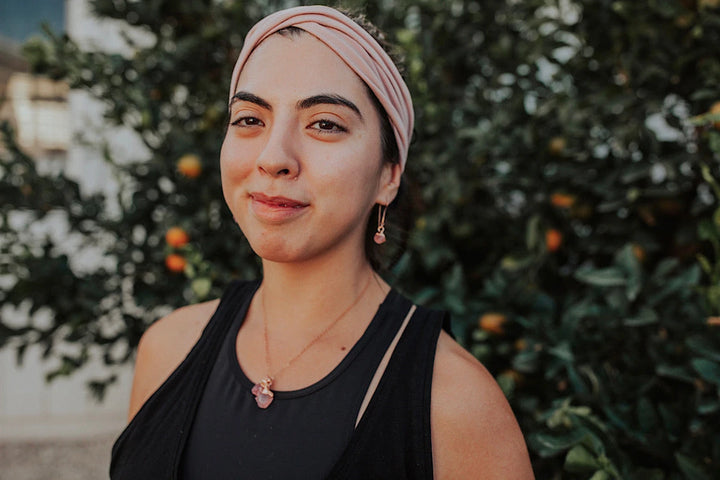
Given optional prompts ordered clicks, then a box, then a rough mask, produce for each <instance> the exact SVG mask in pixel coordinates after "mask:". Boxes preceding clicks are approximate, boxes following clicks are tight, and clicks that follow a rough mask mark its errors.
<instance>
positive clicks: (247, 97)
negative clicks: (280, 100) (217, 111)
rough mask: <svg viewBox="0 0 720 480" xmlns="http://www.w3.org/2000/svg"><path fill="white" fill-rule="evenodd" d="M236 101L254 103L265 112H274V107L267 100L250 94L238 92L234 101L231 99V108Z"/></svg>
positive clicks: (234, 96)
mask: <svg viewBox="0 0 720 480" xmlns="http://www.w3.org/2000/svg"><path fill="white" fill-rule="evenodd" d="M236 101H243V102H250V103H254V104H255V105H258V106H260V107H262V108H264V109H265V110H269V111H271V112H272V106H270V104H269V103H268V102H267V101H266V100H263V99H262V98H260V97H258V96H257V95H255V94H252V93H250V92H243V91H239V92H237V93H236V94H235V95H233V97H232V99H230V105H229V106H232V104H233V103H235V102H236Z"/></svg>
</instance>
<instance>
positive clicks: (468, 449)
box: [431, 332, 533, 480]
mask: <svg viewBox="0 0 720 480" xmlns="http://www.w3.org/2000/svg"><path fill="white" fill-rule="evenodd" d="M431 424H432V428H431V431H432V444H433V463H434V465H435V478H438V479H444V478H453V479H455V478H458V479H462V478H477V472H484V476H483V478H487V479H495V478H497V479H506V480H507V479H518V480H520V479H522V480H526V479H532V478H533V473H532V469H531V466H530V460H529V456H528V452H527V447H526V446H525V441H524V439H523V436H522V433H521V432H520V427H519V426H518V424H517V421H516V420H515V416H514V415H513V412H512V410H511V408H510V405H509V404H508V402H507V399H506V398H505V395H504V394H503V392H502V390H500V387H499V386H498V384H497V383H496V382H495V379H494V378H493V376H492V375H491V374H490V373H489V372H488V371H487V369H486V368H485V367H484V366H483V365H482V364H481V363H480V362H479V361H478V360H477V359H476V358H475V357H473V356H472V355H471V354H470V353H468V352H467V351H466V350H465V349H464V348H462V347H461V346H460V345H458V344H457V343H456V342H455V341H454V340H453V339H452V338H451V337H450V336H449V335H448V334H446V333H445V332H442V333H441V334H440V338H439V339H438V345H437V350H436V355H435V366H434V370H433V386H432V410H431Z"/></svg>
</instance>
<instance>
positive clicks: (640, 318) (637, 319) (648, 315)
mask: <svg viewBox="0 0 720 480" xmlns="http://www.w3.org/2000/svg"><path fill="white" fill-rule="evenodd" d="M658 320H659V317H658V315H657V313H655V310H653V309H652V308H646V307H644V308H642V309H641V310H640V312H639V313H638V314H637V315H636V316H634V317H630V318H626V319H625V320H623V325H625V326H626V327H643V326H645V325H652V324H653V323H657V322H658Z"/></svg>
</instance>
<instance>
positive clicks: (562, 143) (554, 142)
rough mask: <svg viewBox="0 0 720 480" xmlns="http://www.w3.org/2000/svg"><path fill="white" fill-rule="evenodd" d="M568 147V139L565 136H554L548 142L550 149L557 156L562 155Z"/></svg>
mask: <svg viewBox="0 0 720 480" xmlns="http://www.w3.org/2000/svg"><path fill="white" fill-rule="evenodd" d="M566 147H567V140H565V138H564V137H553V138H551V139H550V141H549V142H548V151H549V152H550V153H551V154H552V155H555V156H558V155H562V153H563V152H564V151H565V148H566Z"/></svg>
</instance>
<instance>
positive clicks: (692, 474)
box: [675, 452, 712, 480]
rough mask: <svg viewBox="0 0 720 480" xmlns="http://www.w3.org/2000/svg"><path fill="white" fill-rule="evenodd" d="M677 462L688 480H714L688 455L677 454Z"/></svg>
mask: <svg viewBox="0 0 720 480" xmlns="http://www.w3.org/2000/svg"><path fill="white" fill-rule="evenodd" d="M675 461H676V462H677V466H678V468H679V469H680V471H681V472H682V473H683V475H685V478H686V479H687V480H712V479H711V477H710V475H708V474H707V472H705V469H704V468H703V467H701V466H700V465H698V464H697V462H695V461H694V460H693V459H692V458H690V457H688V456H687V455H683V454H682V453H679V452H678V453H675Z"/></svg>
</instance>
